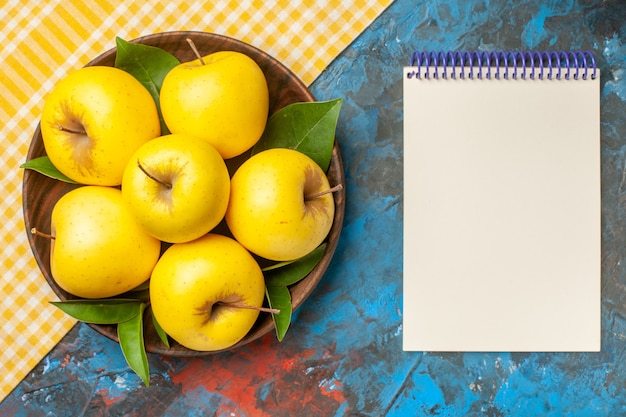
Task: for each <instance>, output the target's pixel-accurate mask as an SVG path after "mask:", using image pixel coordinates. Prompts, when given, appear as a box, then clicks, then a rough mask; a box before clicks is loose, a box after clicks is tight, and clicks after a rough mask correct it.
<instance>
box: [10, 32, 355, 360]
mask: <svg viewBox="0 0 626 417" xmlns="http://www.w3.org/2000/svg"><path fill="white" fill-rule="evenodd" d="M186 38H191V39H192V40H193V41H194V43H195V45H196V47H197V48H198V50H199V52H200V54H201V55H203V56H204V55H206V54H208V53H211V52H216V51H221V50H233V51H238V52H242V53H244V54H246V55H248V56H250V57H251V58H252V59H254V60H255V61H256V62H257V63H258V64H259V66H260V67H261V69H262V70H263V72H264V73H265V77H266V79H267V82H268V87H269V92H270V114H271V113H273V112H275V111H276V110H278V109H280V108H282V107H284V106H286V105H288V104H291V103H296V102H306V101H314V100H315V99H314V97H313V95H312V94H311V92H310V91H309V90H308V89H307V87H306V86H305V85H304V84H303V83H302V81H301V80H299V79H298V77H296V76H295V75H294V74H293V73H292V72H291V71H290V70H289V69H288V68H286V67H285V66H284V65H282V64H281V63H280V62H278V61H276V60H275V59H274V58H272V57H271V56H269V55H268V54H267V53H265V52H263V51H261V50H259V49H257V48H255V47H253V46H251V45H248V44H246V43H243V42H241V41H238V40H236V39H232V38H229V37H225V36H221V35H216V34H211V33H204V32H166V33H159V34H153V35H148V36H144V37H141V38H138V39H135V40H134V41H133V42H138V43H142V44H145V45H151V46H156V47H159V48H161V49H164V50H165V51H168V52H169V53H171V54H173V55H175V56H176V57H177V58H178V59H179V60H180V61H181V62H185V61H190V60H193V59H194V58H195V55H194V53H193V51H192V50H191V48H190V47H189V44H188V43H187V42H186V40H185V39H186ZM115 53H116V51H115V48H113V49H111V50H109V51H107V52H105V53H103V54H102V55H100V56H98V57H97V58H95V59H94V60H93V61H91V62H89V63H88V64H87V65H107V66H113V65H114V63H115ZM45 153H46V152H45V149H44V145H43V141H42V138H41V131H40V128H39V126H38V127H37V129H36V131H35V133H34V135H33V139H32V142H31V144H30V148H29V150H28V155H27V160H30V159H33V158H36V157H39V156H43V155H45ZM248 157H249V153H248V154H244V155H243V156H242V157H238V158H234V159H233V160H229V161H227V164H228V165H229V170H230V171H231V173H232V172H234V170H235V169H236V168H237V166H238V165H240V164H241V162H243V161H244V160H245V159H247V158H248ZM327 175H328V178H329V181H330V183H331V185H335V184H344V185H345V181H344V172H343V161H342V158H341V153H340V151H339V147H338V145H337V142H336V141H335V145H334V148H333V155H332V160H331V163H330V168H329V170H328V173H327ZM76 187H77V186H76V185H71V184H67V183H64V182H61V181H57V180H54V179H51V178H49V177H46V176H44V175H41V174H39V173H37V172H34V171H31V170H26V171H25V172H24V179H23V189H22V199H23V210H24V223H25V226H26V233H27V234H28V242H29V244H30V247H31V249H32V251H33V254H34V256H35V259H36V260H37V264H38V265H39V268H40V269H41V272H42V273H43V275H44V277H45V279H46V281H47V282H48V284H49V285H50V286H51V287H52V289H53V290H54V292H55V293H56V294H57V295H58V297H59V298H60V299H61V300H71V299H75V298H77V297H75V296H73V295H71V294H69V293H67V292H65V291H64V290H63V289H61V288H60V287H59V286H58V285H57V284H56V282H55V281H54V278H53V277H52V275H51V273H50V241H49V240H48V239H42V238H37V237H35V236H33V235H32V234H31V233H30V232H29V231H30V229H31V228H32V227H37V228H39V229H40V230H46V229H48V230H49V228H50V215H51V211H52V208H53V206H54V205H55V203H56V202H57V200H58V199H59V198H60V197H61V196H62V195H63V194H65V193H66V192H68V191H70V190H71V189H73V188H76ZM334 199H335V206H336V210H335V217H334V222H333V225H332V228H331V230H330V233H329V235H328V237H327V247H326V251H325V253H324V255H323V256H322V258H321V260H320V262H319V263H318V264H317V265H316V266H315V268H314V269H313V270H312V271H311V273H310V274H309V275H308V276H306V277H305V278H304V279H302V280H301V281H300V282H298V283H296V284H294V285H293V286H291V287H290V288H289V289H290V292H291V297H292V305H293V309H294V310H295V309H296V308H298V307H299V306H301V305H302V303H303V302H304V301H305V300H306V298H307V297H308V296H309V295H310V294H311V292H312V291H313V289H314V288H315V287H316V285H317V284H318V282H319V281H320V279H321V278H322V276H323V275H324V272H325V271H326V269H327V267H328V265H329V263H330V261H331V258H332V256H333V253H334V251H335V248H336V246H337V241H338V240H339V235H340V232H341V227H342V223H343V217H344V211H345V188H344V190H342V191H339V192H335V193H334ZM144 322H145V329H144V336H145V346H146V350H147V351H148V352H152V353H158V354H165V355H170V356H182V357H185V356H187V357H190V356H202V355H207V354H210V353H215V352H198V351H194V350H190V349H187V348H185V347H183V346H181V345H179V344H178V343H176V342H175V341H172V340H171V344H170V348H167V347H165V346H164V345H163V343H162V342H161V341H160V340H159V338H158V336H157V334H156V332H155V330H154V327H153V326H152V320H151V319H149V318H147V317H146V318H145V319H144ZM90 326H91V327H93V328H94V329H95V330H97V331H98V332H100V333H101V334H103V335H105V336H107V337H109V338H111V339H113V340H115V341H118V338H117V329H116V326H114V325H96V324H90ZM273 331H274V323H273V320H272V318H271V316H270V314H268V313H261V314H260V316H259V319H258V320H257V322H256V323H255V325H254V327H253V328H252V329H251V330H250V332H249V333H248V334H247V335H246V336H245V337H244V338H243V339H242V340H241V341H240V342H239V343H237V344H236V345H234V346H233V347H231V348H230V349H233V348H237V347H240V346H243V345H245V344H248V343H250V342H252V341H253V340H256V339H258V338H260V337H262V336H264V335H265V334H267V333H269V332H273ZM230 349H229V350H230Z"/></svg>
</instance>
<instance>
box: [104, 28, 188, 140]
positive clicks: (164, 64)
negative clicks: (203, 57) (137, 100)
mask: <svg viewBox="0 0 626 417" xmlns="http://www.w3.org/2000/svg"><path fill="white" fill-rule="evenodd" d="M115 45H116V47H117V53H116V55H115V66H116V67H117V68H119V69H122V70H124V71H126V72H128V73H129V74H131V75H132V76H133V77H135V78H136V79H137V80H139V82H140V83H141V84H143V86H144V87H146V88H147V89H148V91H149V92H150V95H152V98H153V99H154V102H155V103H156V105H157V109H158V110H159V118H160V120H161V134H162V135H166V134H168V133H169V129H168V128H167V125H166V124H165V121H164V120H163V116H162V114H161V105H160V103H159V92H160V91H161V86H162V85H163V79H164V78H165V76H166V75H167V73H168V72H170V70H171V69H172V68H174V67H175V66H177V65H179V64H180V61H179V60H178V58H176V57H175V56H174V55H172V54H170V53H169V52H167V51H165V50H163V49H161V48H157V47H155V46H150V45H143V44H140V43H133V42H128V41H125V40H124V39H122V38H120V37H116V38H115Z"/></svg>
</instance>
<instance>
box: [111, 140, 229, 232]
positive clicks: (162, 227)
mask: <svg viewBox="0 0 626 417" xmlns="http://www.w3.org/2000/svg"><path fill="white" fill-rule="evenodd" d="M122 195H123V196H124V201H125V202H126V205H127V206H128V209H129V211H130V212H131V213H132V215H133V216H134V218H135V220H136V221H137V223H139V224H140V225H141V226H142V227H143V228H144V230H146V231H147V232H148V233H150V234H151V235H152V236H154V237H156V238H157V239H160V240H162V241H165V242H170V243H180V242H187V241H190V240H193V239H197V238H198V237H200V236H202V235H204V234H206V233H208V232H209V231H210V230H212V229H213V228H214V227H215V226H217V225H218V224H219V223H220V222H221V221H222V219H223V218H224V214H225V213H226V207H227V206H228V198H229V196H230V177H229V173H228V168H227V167H226V163H225V162H224V160H223V159H222V157H221V156H220V154H219V153H218V152H217V150H215V148H214V147H213V146H212V145H211V144H209V143H208V142H206V141H204V140H202V139H199V138H196V137H191V136H186V135H182V134H170V135H165V136H160V137H158V138H156V139H153V140H151V141H150V142H148V143H145V144H144V145H142V146H141V147H140V148H139V149H137V151H136V152H135V154H134V155H133V156H132V157H131V158H130V160H129V162H128V166H127V168H126V170H125V171H124V176H123V179H122Z"/></svg>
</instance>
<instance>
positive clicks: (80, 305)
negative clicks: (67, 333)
mask: <svg viewBox="0 0 626 417" xmlns="http://www.w3.org/2000/svg"><path fill="white" fill-rule="evenodd" d="M50 304H53V305H54V306H56V307H57V308H59V309H61V310H62V311H63V312H64V313H66V314H68V315H70V316H72V317H74V318H75V319H77V320H80V321H84V322H86V323H94V324H117V323H122V322H125V321H128V320H130V319H132V318H134V317H135V316H136V315H137V306H138V305H139V304H141V302H139V301H137V300H132V299H127V298H118V299H104V300H87V299H78V300H69V301H51V302H50Z"/></svg>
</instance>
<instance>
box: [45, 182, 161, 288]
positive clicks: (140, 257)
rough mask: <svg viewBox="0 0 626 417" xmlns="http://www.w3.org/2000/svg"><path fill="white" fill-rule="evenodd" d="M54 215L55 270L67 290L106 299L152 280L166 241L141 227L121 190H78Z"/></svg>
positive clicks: (92, 187)
mask: <svg viewBox="0 0 626 417" xmlns="http://www.w3.org/2000/svg"><path fill="white" fill-rule="evenodd" d="M51 216H52V218H51V234H52V236H54V237H55V238H54V240H53V241H52V245H51V248H52V249H51V252H50V270H51V273H52V277H53V278H54V280H55V281H56V283H57V284H58V285H59V286H60V287H61V288H63V289H64V290H65V291H67V292H69V293H71V294H74V295H76V296H78V297H82V298H106V297H111V296H114V295H119V294H121V293H124V292H126V291H129V290H131V289H133V288H135V287H137V286H138V285H139V284H141V283H142V282H144V281H146V280H147V279H148V278H149V277H150V274H151V273H152V269H153V268H154V266H155V265H156V262H157V260H158V258H159V254H160V251H161V242H160V241H159V240H157V239H155V238H153V237H152V236H150V235H148V234H147V233H145V232H144V231H143V229H141V228H140V227H139V225H137V223H136V222H135V221H134V219H133V218H132V216H131V215H130V213H129V212H128V210H126V207H125V205H124V202H123V200H122V193H121V191H120V190H119V189H117V188H113V187H103V186H95V185H89V186H83V187H79V188H76V189H74V190H72V191H70V192H68V193H67V194H65V195H63V196H62V197H61V198H60V199H59V200H58V201H57V203H56V204H55V205H54V207H53V209H52V215H51Z"/></svg>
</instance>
